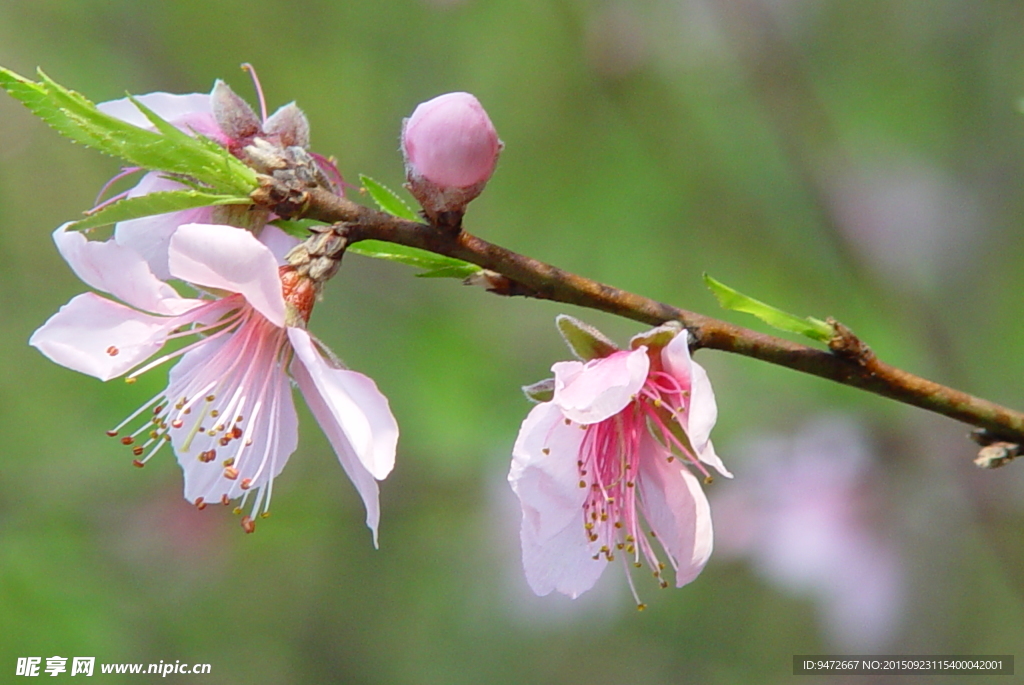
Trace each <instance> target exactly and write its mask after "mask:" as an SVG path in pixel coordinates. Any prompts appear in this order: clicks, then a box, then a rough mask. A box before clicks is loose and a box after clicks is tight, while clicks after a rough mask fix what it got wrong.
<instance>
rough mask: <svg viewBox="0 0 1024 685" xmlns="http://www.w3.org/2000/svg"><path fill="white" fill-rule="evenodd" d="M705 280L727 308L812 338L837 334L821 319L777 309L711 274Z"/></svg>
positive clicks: (720, 302) (818, 338)
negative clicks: (804, 316)
mask: <svg viewBox="0 0 1024 685" xmlns="http://www.w3.org/2000/svg"><path fill="white" fill-rule="evenodd" d="M704 282H705V283H706V284H707V286H708V288H710V289H711V292H713V293H714V294H715V297H716V298H718V303H719V304H721V305H722V306H723V307H724V308H726V309H732V310H734V311H737V312H746V313H747V314H753V315H754V316H756V317H757V318H759V319H761V320H762V321H764V322H765V323H766V324H768V325H769V326H772V327H773V328H777V329H779V330H780V331H786V332H788V333H799V334H800V335H805V336H807V337H808V338H811V339H812V340H819V341H821V342H828V341H829V340H831V339H832V337H833V336H834V335H835V330H833V328H832V326H830V325H828V324H827V323H825V322H824V321H822V320H821V319H815V318H814V317H812V316H808V317H806V318H800V317H799V316H795V315H793V314H789V313H787V312H784V311H782V310H781V309H777V308H775V307H773V306H771V305H770V304H765V303H764V302H761V301H760V300H755V299H754V298H752V297H748V296H747V295H744V294H743V293H741V292H739V291H737V290H734V289H733V288H730V287H729V286H727V285H725V284H724V283H720V282H719V281H716V280H715V279H714V278H712V277H711V276H709V275H707V274H704Z"/></svg>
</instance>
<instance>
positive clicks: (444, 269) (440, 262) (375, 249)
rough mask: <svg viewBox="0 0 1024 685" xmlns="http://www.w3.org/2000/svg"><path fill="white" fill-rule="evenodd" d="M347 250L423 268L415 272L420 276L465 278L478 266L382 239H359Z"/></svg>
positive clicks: (478, 269)
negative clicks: (420, 271) (421, 270)
mask: <svg viewBox="0 0 1024 685" xmlns="http://www.w3.org/2000/svg"><path fill="white" fill-rule="evenodd" d="M348 251H349V252H354V253H355V254H360V255H363V256H364V257H373V258H374V259H387V260H389V261H392V262H400V263H402V264H407V265H409V266H415V267H418V268H420V269H423V270H424V271H423V273H418V274H416V275H417V276H420V277H422V278H460V279H461V278H467V277H469V276H472V275H473V274H475V273H476V272H477V271H480V267H479V266H477V265H476V264H470V263H469V262H464V261H462V260H461V259H453V258H452V257H445V256H444V255H439V254H434V253H433V252H427V251H426V250H421V249H419V248H416V247H407V246H405V245H399V244H397V243H388V242H384V241H382V240H360V241H359V242H358V243H353V244H352V245H349V247H348Z"/></svg>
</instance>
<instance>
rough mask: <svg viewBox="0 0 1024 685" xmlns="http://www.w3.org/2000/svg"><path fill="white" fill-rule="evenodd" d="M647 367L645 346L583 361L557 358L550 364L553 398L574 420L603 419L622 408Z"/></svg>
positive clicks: (587, 421) (591, 420) (636, 388)
mask: <svg viewBox="0 0 1024 685" xmlns="http://www.w3.org/2000/svg"><path fill="white" fill-rule="evenodd" d="M649 369H650V360H649V359H648V358H647V348H646V347H639V348H637V349H636V350H632V351H629V352H627V351H621V352H615V353H614V354H612V355H610V356H608V357H604V358H603V359H594V360H591V361H589V362H587V363H586V364H583V365H581V364H580V363H579V362H559V363H558V364H555V365H554V366H552V367H551V370H552V371H553V372H554V373H555V396H554V400H553V401H554V403H555V404H557V405H558V406H559V407H560V408H561V410H562V412H563V413H564V414H565V416H566V417H567V418H569V419H571V420H573V421H576V422H577V423H584V424H591V423H597V422H599V421H604V420H605V419H607V418H609V417H611V416H614V415H615V414H617V413H619V412H620V411H622V410H623V409H625V408H626V406H627V405H628V404H629V403H630V402H631V401H632V400H633V398H634V396H635V395H636V394H637V393H638V392H640V389H641V388H642V387H643V385H644V381H646V380H647V372H648V370H649Z"/></svg>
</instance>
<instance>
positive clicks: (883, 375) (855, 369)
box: [253, 176, 1024, 465]
mask: <svg viewBox="0 0 1024 685" xmlns="http://www.w3.org/2000/svg"><path fill="white" fill-rule="evenodd" d="M261 183H262V185H261V187H260V189H258V190H257V191H256V192H255V193H254V194H253V198H254V200H255V201H256V202H257V203H258V204H261V205H263V206H266V207H269V208H270V209H272V210H273V211H274V212H275V213H277V214H278V215H280V216H284V217H289V218H297V217H298V216H302V217H305V218H310V219H316V220H319V221H324V222H327V223H333V224H340V226H339V227H338V228H337V229H336V230H338V231H339V232H340V233H341V234H342V235H343V236H344V237H345V238H346V240H347V241H348V243H354V242H357V241H360V240H367V239H373V240H383V241H387V242H392V243H398V244H401V245H407V246H410V247H416V248H420V249H423V250H428V251H430V252H434V253H436V254H441V255H445V256H448V257H454V258H456V259H461V260H464V261H467V262H471V263H473V264H476V265H478V266H480V267H483V268H484V269H488V270H490V271H492V272H495V273H496V274H499V275H500V276H499V277H495V278H494V279H492V280H491V282H490V283H489V286H490V289H492V290H494V291H496V292H499V293H504V294H515V295H525V296H528V297H535V298H540V299H546V300H553V301H555V302H564V303H566V304H572V305H576V306H579V307H586V308H590V309H597V310H600V311H603V312H608V313H610V314H616V315H618V316H622V317H625V318H628V319H633V320H634V321H639V322H641V323H645V324H649V325H659V324H662V323H664V322H666V321H670V320H674V321H679V322H680V323H682V324H683V325H684V326H685V327H686V328H687V330H688V331H689V332H690V336H691V341H692V342H691V347H692V349H694V350H698V349H701V348H707V349H714V350H721V351H724V352H732V353H734V354H739V355H743V356H746V357H752V358H754V359H760V360H762V361H766V362H769V363H772V364H777V365H779V366H784V367H786V368H789V369H794V370H796V371H802V372H804V373H808V374H811V375H814V376H819V377H821V378H826V379H828V380H831V381H835V382H837V383H842V384H844V385H849V386H852V387H855V388H860V389H862V390H867V391H869V392H873V393H876V394H878V395H882V396H884V397H889V398H892V399H894V400H897V401H899V402H903V403H905V404H911V405H913V406H916V407H920V408H922V409H927V410H930V411H933V412H937V413H939V414H942V415H944V416H948V417H950V418H953V419H957V420H959V421H963V422H964V423H968V424H970V425H973V426H977V427H978V428H981V429H983V430H982V431H980V432H976V436H975V437H976V439H977V440H978V441H979V442H981V443H982V444H983V445H986V446H987V445H990V444H992V443H996V442H1000V443H1010V444H1011V445H1020V444H1024V413H1021V412H1018V411H1014V410H1012V409H1008V408H1006V407H1003V406H1000V405H998V404H995V403H993V402H990V401H988V400H984V399H981V398H978V397H974V396H973V395H969V394H967V393H965V392H961V391H959V390H954V389H952V388H949V387H946V386H944V385H940V384H939V383H935V382H932V381H929V380H926V379H924V378H920V377H918V376H915V375H913V374H911V373H908V372H906V371H903V370H902V369H898V368H896V367H893V366H890V365H889V364H886V363H885V362H882V361H881V360H879V359H878V358H877V357H876V356H875V355H874V353H873V352H872V351H871V350H870V348H868V346H867V345H865V344H864V343H863V342H861V341H860V340H859V339H858V338H857V337H856V336H855V335H854V334H853V332H852V331H850V330H849V329H848V328H846V327H845V326H843V325H842V324H839V323H838V322H835V321H830V323H832V324H833V326H834V328H835V329H836V330H837V334H836V337H835V338H834V339H833V340H832V341H831V342H830V345H829V347H830V349H829V350H821V349H816V348H813V347H808V346H806V345H802V344H800V343H796V342H792V341H790V340H785V339H782V338H778V337H776V336H773V335H766V334H764V333H758V332H756V331H752V330H749V329H746V328H743V327H741V326H735V325H733V324H731V323H728V322H726V321H721V320H718V319H714V318H712V317H709V316H704V315H703V314H697V313H696V312H691V311H687V310H685V309H679V308H677V307H673V306H670V305H667V304H663V303H661V302H657V301H655V300H651V299H649V298H646V297H642V296H640V295H636V294H633V293H630V292H626V291H624V290H619V289H618V288H613V287H611V286H608V285H604V284H602V283H598V282H596V281H592V280H590V279H587V278H583V277H582V276H578V275H576V274H573V273H569V272H567V271H563V270H562V269H559V268H557V267H555V266H551V265H550V264H545V263H544V262H540V261H538V260H536V259H532V258H530V257H526V256H524V255H521V254H517V253H515V252H512V251H511V250H507V249H505V248H503V247H500V246H498V245H494V244H492V243H489V242H487V241H485V240H481V239H480V238H477V237H476V236H473V235H471V234H469V233H467V232H466V231H463V230H461V229H460V228H459V227H458V226H457V225H453V226H431V225H429V224H425V223H418V222H415V221H406V220H404V219H399V218H397V217H394V216H392V215H390V214H386V213H384V212H380V211H377V210H374V209H371V208H369V207H365V206H363V205H359V204H356V203H355V202H352V201H351V200H347V199H345V198H342V197H339V196H337V195H335V194H333V193H331V192H329V191H327V190H324V189H322V188H319V187H312V188H310V187H308V186H305V187H303V186H297V185H296V184H289V183H287V182H282V181H281V180H279V179H273V178H270V177H267V176H264V177H262V178H261ZM501 278H504V279H507V282H504V283H502V282H499V281H500V280H501ZM987 463H988V464H991V465H998V463H1005V462H998V460H995V461H993V460H989V461H988V462H987Z"/></svg>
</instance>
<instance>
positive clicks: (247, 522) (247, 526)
mask: <svg viewBox="0 0 1024 685" xmlns="http://www.w3.org/2000/svg"><path fill="white" fill-rule="evenodd" d="M242 530H244V531H245V532H246V533H252V532H253V531H255V530H256V522H255V521H253V520H252V517H251V516H243V517H242Z"/></svg>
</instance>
